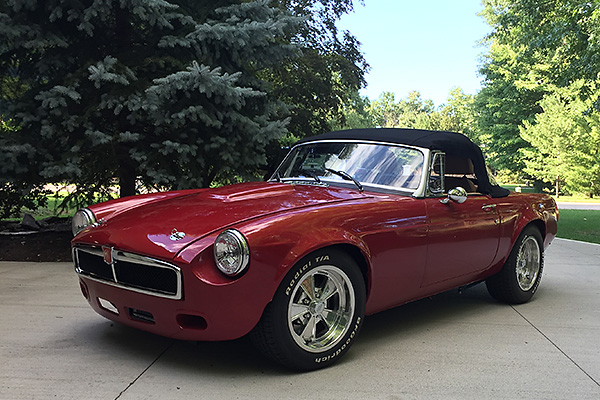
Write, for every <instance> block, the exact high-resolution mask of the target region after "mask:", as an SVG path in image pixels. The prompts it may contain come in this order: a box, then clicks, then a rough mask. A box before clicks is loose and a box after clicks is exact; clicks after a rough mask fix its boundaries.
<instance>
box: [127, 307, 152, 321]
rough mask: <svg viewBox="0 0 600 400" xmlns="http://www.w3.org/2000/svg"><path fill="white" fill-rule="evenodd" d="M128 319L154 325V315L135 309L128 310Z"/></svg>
mask: <svg viewBox="0 0 600 400" xmlns="http://www.w3.org/2000/svg"><path fill="white" fill-rule="evenodd" d="M129 317H130V318H131V319H132V320H134V321H140V322H146V323H148V324H154V323H155V322H154V315H152V313H149V312H148V311H143V310H138V309H136V308H130V309H129Z"/></svg>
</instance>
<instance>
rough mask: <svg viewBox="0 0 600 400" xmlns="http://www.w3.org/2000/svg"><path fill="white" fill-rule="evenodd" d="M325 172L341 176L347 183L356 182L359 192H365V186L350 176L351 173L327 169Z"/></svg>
mask: <svg viewBox="0 0 600 400" xmlns="http://www.w3.org/2000/svg"><path fill="white" fill-rule="evenodd" d="M325 171H329V172H331V173H332V174H336V175H338V176H341V177H342V178H344V179H345V180H347V181H352V182H354V184H355V185H356V187H357V188H358V190H359V191H360V192H362V191H363V186H362V185H361V184H360V182H359V181H357V180H356V179H354V177H353V176H352V175H350V174H349V173H347V172H346V171H338V170H335V169H331V168H325Z"/></svg>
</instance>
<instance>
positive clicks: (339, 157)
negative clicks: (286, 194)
mask: <svg viewBox="0 0 600 400" xmlns="http://www.w3.org/2000/svg"><path fill="white" fill-rule="evenodd" d="M423 161H424V156H423V153H422V152H421V151H419V150H418V149H414V148H408V147H402V146H391V145H389V146H388V145H383V144H371V143H331V142H323V143H309V144H305V145H301V146H298V147H296V148H294V149H293V150H292V151H291V152H290V154H289V155H288V157H286V159H285V160H284V162H283V163H282V164H281V165H280V167H279V169H278V170H277V172H276V174H275V176H276V177H277V179H279V180H281V181H282V182H286V181H290V180H292V181H298V180H306V181H309V182H310V181H312V182H314V183H315V184H322V183H323V182H326V183H333V184H335V183H341V182H344V183H347V182H348V181H352V180H355V181H356V182H359V183H360V184H361V185H365V186H368V187H371V188H377V187H379V188H387V189H401V190H407V191H414V190H415V189H417V188H418V187H419V183H420V182H421V176H422V173H423ZM356 182H355V183H356ZM357 186H359V185H357Z"/></svg>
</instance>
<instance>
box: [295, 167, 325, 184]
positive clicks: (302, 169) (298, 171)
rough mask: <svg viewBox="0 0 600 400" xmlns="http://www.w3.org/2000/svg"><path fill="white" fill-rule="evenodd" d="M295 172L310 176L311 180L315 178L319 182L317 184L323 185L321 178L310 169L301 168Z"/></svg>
mask: <svg viewBox="0 0 600 400" xmlns="http://www.w3.org/2000/svg"><path fill="white" fill-rule="evenodd" d="M294 172H297V173H300V174H302V175H304V176H308V177H309V178H313V179H314V180H315V181H317V183H321V179H320V178H319V176H318V175H317V174H315V173H314V172H312V171H311V170H309V169H304V168H300V169H297V170H295V171H294Z"/></svg>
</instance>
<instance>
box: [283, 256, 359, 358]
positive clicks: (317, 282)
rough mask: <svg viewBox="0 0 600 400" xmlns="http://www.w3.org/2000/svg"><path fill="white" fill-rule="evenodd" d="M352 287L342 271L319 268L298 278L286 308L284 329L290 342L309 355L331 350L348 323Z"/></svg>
mask: <svg viewBox="0 0 600 400" xmlns="http://www.w3.org/2000/svg"><path fill="white" fill-rule="evenodd" d="M355 301H356V300H355V298H354V288H353V286H352V282H351V281H350V278H349V277H348V275H346V273H345V272H344V271H342V270H341V269H339V268H337V267H336V266H333V265H321V266H319V267H317V268H315V269H313V270H311V271H310V272H309V273H308V274H306V275H304V276H303V277H302V281H301V282H299V283H298V284H297V285H296V286H295V287H294V290H293V291H292V294H291V296H290V301H289V305H288V326H289V329H290V333H291V334H292V337H293V339H294V341H295V342H296V343H297V344H298V346H300V348H302V349H304V350H306V351H309V352H321V351H326V350H329V349H330V348H332V347H334V346H335V345H336V344H338V343H339V341H340V340H341V339H342V338H343V337H344V335H345V334H346V332H348V329H350V325H351V323H352V317H353V316H354V309H355V306H354V304H355Z"/></svg>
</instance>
